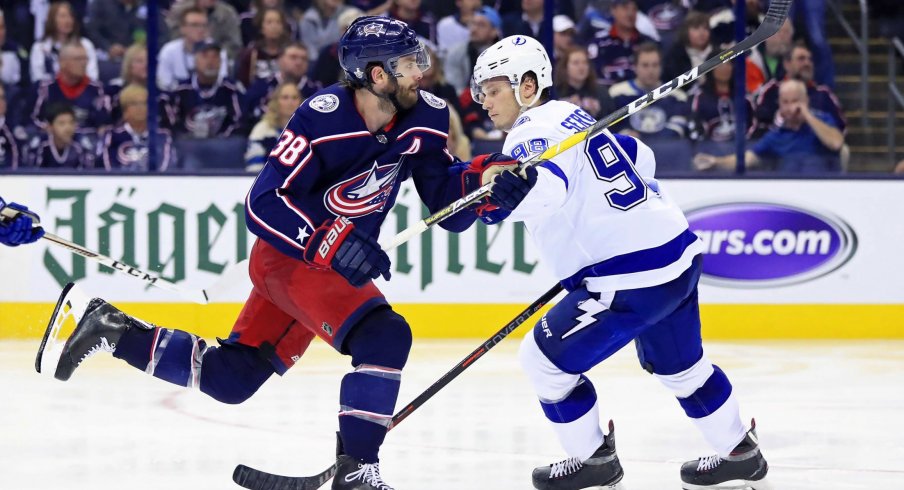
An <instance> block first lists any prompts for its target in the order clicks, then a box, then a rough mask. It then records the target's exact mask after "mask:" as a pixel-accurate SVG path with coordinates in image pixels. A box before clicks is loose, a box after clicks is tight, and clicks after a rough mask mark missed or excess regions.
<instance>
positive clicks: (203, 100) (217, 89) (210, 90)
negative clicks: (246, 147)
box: [165, 41, 243, 139]
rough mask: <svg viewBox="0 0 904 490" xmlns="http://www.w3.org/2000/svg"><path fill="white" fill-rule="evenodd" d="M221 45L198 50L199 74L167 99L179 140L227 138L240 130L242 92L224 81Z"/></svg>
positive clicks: (211, 44) (171, 124) (210, 44)
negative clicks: (240, 99)
mask: <svg viewBox="0 0 904 490" xmlns="http://www.w3.org/2000/svg"><path fill="white" fill-rule="evenodd" d="M220 61H221V51H220V45H219V44H217V43H215V42H212V41H206V42H203V43H201V44H199V45H197V46H196V47H195V66H196V73H195V74H194V75H193V76H192V77H191V78H190V79H188V80H182V81H181V82H180V83H179V84H178V85H177V86H176V88H175V89H174V90H173V91H172V93H169V94H167V96H166V102H165V105H166V110H167V116H168V122H169V127H170V128H172V130H173V132H174V133H175V134H176V137H189V138H198V139H204V138H217V137H223V138H225V137H228V136H230V135H232V134H233V133H234V132H235V131H236V130H238V129H240V127H239V124H240V122H241V117H242V109H241V106H240V105H239V98H240V96H242V95H243V94H242V92H241V90H240V89H239V88H238V87H237V86H236V85H235V84H234V83H233V82H232V81H231V80H229V79H224V80H221V79H220V77H219V73H220V68H221V67H220Z"/></svg>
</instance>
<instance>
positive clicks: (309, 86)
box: [243, 43, 323, 125]
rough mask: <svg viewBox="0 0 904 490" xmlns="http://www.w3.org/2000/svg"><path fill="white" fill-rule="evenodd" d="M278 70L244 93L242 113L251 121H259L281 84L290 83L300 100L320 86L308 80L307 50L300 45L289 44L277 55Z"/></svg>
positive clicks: (257, 81) (258, 81)
mask: <svg viewBox="0 0 904 490" xmlns="http://www.w3.org/2000/svg"><path fill="white" fill-rule="evenodd" d="M277 61H278V65H277V67H278V69H279V71H277V72H276V74H275V75H273V76H272V77H270V78H268V79H266V80H261V79H257V80H255V81H254V83H253V84H251V86H250V87H248V91H247V92H246V93H245V100H244V104H245V105H244V106H243V112H245V113H246V116H247V117H248V118H250V120H251V121H252V125H253V122H254V121H258V120H260V118H261V117H263V115H264V112H266V109H267V101H268V100H270V94H272V93H273V91H274V90H276V87H277V86H279V85H281V84H283V83H292V84H294V85H295V86H296V87H297V88H298V91H299V92H300V93H301V98H302V100H304V99H307V98H308V97H310V96H311V95H313V94H314V92H316V91H318V90H320V89H321V88H323V87H321V85H320V84H319V83H317V82H315V81H314V80H311V79H310V78H308V76H307V75H306V73H307V72H308V48H306V47H304V44H301V43H290V44H289V45H288V46H286V47H285V48H284V49H283V51H282V53H281V54H280V55H279V59H278V60H277Z"/></svg>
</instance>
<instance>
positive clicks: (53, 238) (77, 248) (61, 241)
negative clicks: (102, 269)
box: [44, 233, 208, 305]
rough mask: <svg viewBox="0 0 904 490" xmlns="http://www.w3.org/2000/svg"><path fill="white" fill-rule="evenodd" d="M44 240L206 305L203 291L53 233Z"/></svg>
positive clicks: (206, 301)
mask: <svg viewBox="0 0 904 490" xmlns="http://www.w3.org/2000/svg"><path fill="white" fill-rule="evenodd" d="M44 239H45V240H48V241H50V242H51V243H54V244H56V245H59V246H61V247H63V248H65V249H67V250H69V251H70V252H72V253H74V254H77V255H81V256H82V257H85V258H88V259H91V260H94V261H96V262H99V263H100V264H103V265H105V266H107V267H109V268H111V269H116V270H118V271H120V272H122V273H124V274H128V275H129V276H132V277H134V278H137V279H138V280H141V281H144V282H145V283H147V284H150V285H153V286H157V287H158V288H161V289H166V290H167V291H172V292H174V293H177V294H179V295H180V296H182V297H183V298H185V299H189V300H191V301H193V302H195V303H198V304H202V305H206V304H207V303H208V298H207V293H206V292H205V291H204V290H196V291H189V290H186V289H183V288H180V287H179V286H177V285H175V284H173V283H172V282H170V281H167V280H166V279H163V278H161V277H159V276H155V275H152V274H149V273H147V272H144V271H142V270H141V269H136V268H135V267H132V266H130V265H128V264H125V263H123V262H120V261H118V260H116V259H113V258H111V257H107V256H106V255H101V254H99V253H97V252H94V251H92V250H89V249H87V248H85V247H83V246H81V245H79V244H77V243H73V242H70V241H69V240H66V239H65V238H62V237H59V236H57V235H54V234H53V233H45V234H44Z"/></svg>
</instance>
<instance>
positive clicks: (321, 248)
mask: <svg viewBox="0 0 904 490" xmlns="http://www.w3.org/2000/svg"><path fill="white" fill-rule="evenodd" d="M304 261H305V262H306V263H308V264H309V265H311V266H312V267H314V268H316V269H330V268H332V269H333V270H334V271H336V272H337V273H338V274H339V275H340V276H342V277H344V278H345V279H346V280H347V281H348V282H349V284H351V285H352V286H354V287H356V288H359V287H361V286H363V285H364V284H366V283H367V282H368V281H370V280H371V279H376V278H378V277H380V276H383V277H384V278H385V279H386V280H389V276H390V272H389V256H388V255H386V252H384V251H383V249H381V248H380V244H379V243H377V239H376V238H374V237H373V236H370V235H368V234H366V233H363V232H361V231H359V230H357V229H355V225H354V223H352V222H351V221H349V219H348V218H346V217H345V216H340V217H338V218H336V219H334V220H332V221H325V222H324V223H323V224H322V225H320V227H319V228H317V229H316V230H314V233H312V234H311V237H310V238H309V239H308V244H307V246H306V247H305V249H304Z"/></svg>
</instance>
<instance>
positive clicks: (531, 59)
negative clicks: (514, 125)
mask: <svg viewBox="0 0 904 490" xmlns="http://www.w3.org/2000/svg"><path fill="white" fill-rule="evenodd" d="M527 72H533V73H534V75H536V77H537V96H535V97H534V100H532V101H531V103H530V104H528V105H527V107H531V106H533V105H534V104H536V103H537V101H538V100H540V93H542V92H543V90H544V89H545V88H547V87H551V86H552V64H550V62H549V55H548V54H547V53H546V48H544V47H543V45H542V44H540V43H539V42H538V41H537V40H536V39H532V38H529V37H527V36H509V37H507V38H505V39H502V40H501V41H498V42H497V43H496V44H494V45H492V46H490V47H489V48H487V49H486V50H485V51H484V52H483V53H480V56H478V57H477V62H476V63H475V64H474V74H473V75H472V76H471V97H472V98H473V99H474V101H475V102H477V103H478V104H482V103H483V88H482V87H481V84H482V83H483V82H485V81H487V80H490V79H492V78H497V77H506V78H508V80H509V82H510V83H511V84H512V90H514V91H515V100H517V101H518V105H519V106H521V107H525V106H524V103H523V102H521V94H520V92H519V90H518V87H519V86H520V85H521V81H522V80H523V79H524V74H525V73H527Z"/></svg>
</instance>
